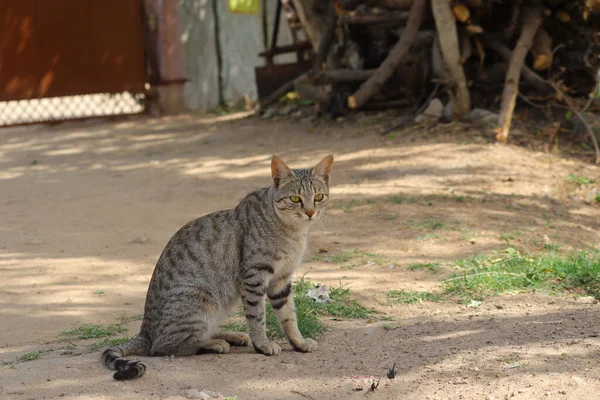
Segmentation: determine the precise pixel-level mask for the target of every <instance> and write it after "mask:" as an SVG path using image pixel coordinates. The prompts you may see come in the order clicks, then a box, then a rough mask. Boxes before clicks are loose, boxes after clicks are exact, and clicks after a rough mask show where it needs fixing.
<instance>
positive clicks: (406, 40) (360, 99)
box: [348, 0, 454, 109]
mask: <svg viewBox="0 0 600 400" xmlns="http://www.w3.org/2000/svg"><path fill="white" fill-rule="evenodd" d="M426 5H427V1H426V0H414V2H413V5H412V8H411V9H410V16H409V17H408V23H407V24H406V29H404V31H403V32H402V36H401V37H400V40H398V42H397V43H396V44H395V46H394V48H393V49H392V50H391V51H390V53H389V54H388V56H387V58H386V59H385V61H384V62H383V63H382V64H381V65H380V66H379V68H378V69H377V72H375V73H374V74H373V76H372V77H371V78H369V80H367V81H366V82H365V83H363V84H362V86H361V87H360V88H359V89H358V90H357V91H356V92H355V93H354V94H353V95H352V96H350V97H348V107H349V108H351V109H352V108H360V107H361V106H362V105H363V104H365V103H366V102H367V101H369V99H370V98H371V97H373V95H375V93H377V92H379V91H380V90H381V88H382V87H383V85H384V83H385V81H386V80H387V79H388V78H389V77H390V76H392V74H393V73H394V71H396V69H397V68H398V66H399V65H400V62H401V61H402V58H404V57H405V56H406V54H407V53H408V51H409V50H410V47H411V45H412V44H413V42H414V41H415V38H416V37H417V32H418V31H419V27H420V26H421V21H422V20H423V14H424V12H425V7H426ZM453 21H454V19H453Z"/></svg>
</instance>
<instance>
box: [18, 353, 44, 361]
mask: <svg viewBox="0 0 600 400" xmlns="http://www.w3.org/2000/svg"><path fill="white" fill-rule="evenodd" d="M38 358H40V353H39V352H38V351H32V352H31V353H25V354H23V355H22V356H21V357H19V358H18V360H19V361H32V360H37V359H38Z"/></svg>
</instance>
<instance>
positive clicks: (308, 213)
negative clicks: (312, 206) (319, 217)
mask: <svg viewBox="0 0 600 400" xmlns="http://www.w3.org/2000/svg"><path fill="white" fill-rule="evenodd" d="M304 214H306V215H308V218H312V216H313V215H315V212H314V210H311V211H304Z"/></svg>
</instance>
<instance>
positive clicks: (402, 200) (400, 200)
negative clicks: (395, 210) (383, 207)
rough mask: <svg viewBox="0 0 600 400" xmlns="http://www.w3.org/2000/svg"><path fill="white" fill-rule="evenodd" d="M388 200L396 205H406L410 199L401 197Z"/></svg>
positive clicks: (391, 197) (392, 197)
mask: <svg viewBox="0 0 600 400" xmlns="http://www.w3.org/2000/svg"><path fill="white" fill-rule="evenodd" d="M386 200H387V201H388V202H390V203H394V204H405V203H408V199H407V198H406V197H400V196H390V197H388V198H387V199H386Z"/></svg>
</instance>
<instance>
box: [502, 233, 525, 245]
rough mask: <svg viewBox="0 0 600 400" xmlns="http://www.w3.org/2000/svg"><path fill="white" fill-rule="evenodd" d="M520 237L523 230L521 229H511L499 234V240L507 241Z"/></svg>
mask: <svg viewBox="0 0 600 400" xmlns="http://www.w3.org/2000/svg"><path fill="white" fill-rule="evenodd" d="M521 237H523V232H521V231H511V232H505V233H502V234H500V240H502V241H504V242H507V243H508V242H509V241H511V240H519V239H521Z"/></svg>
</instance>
